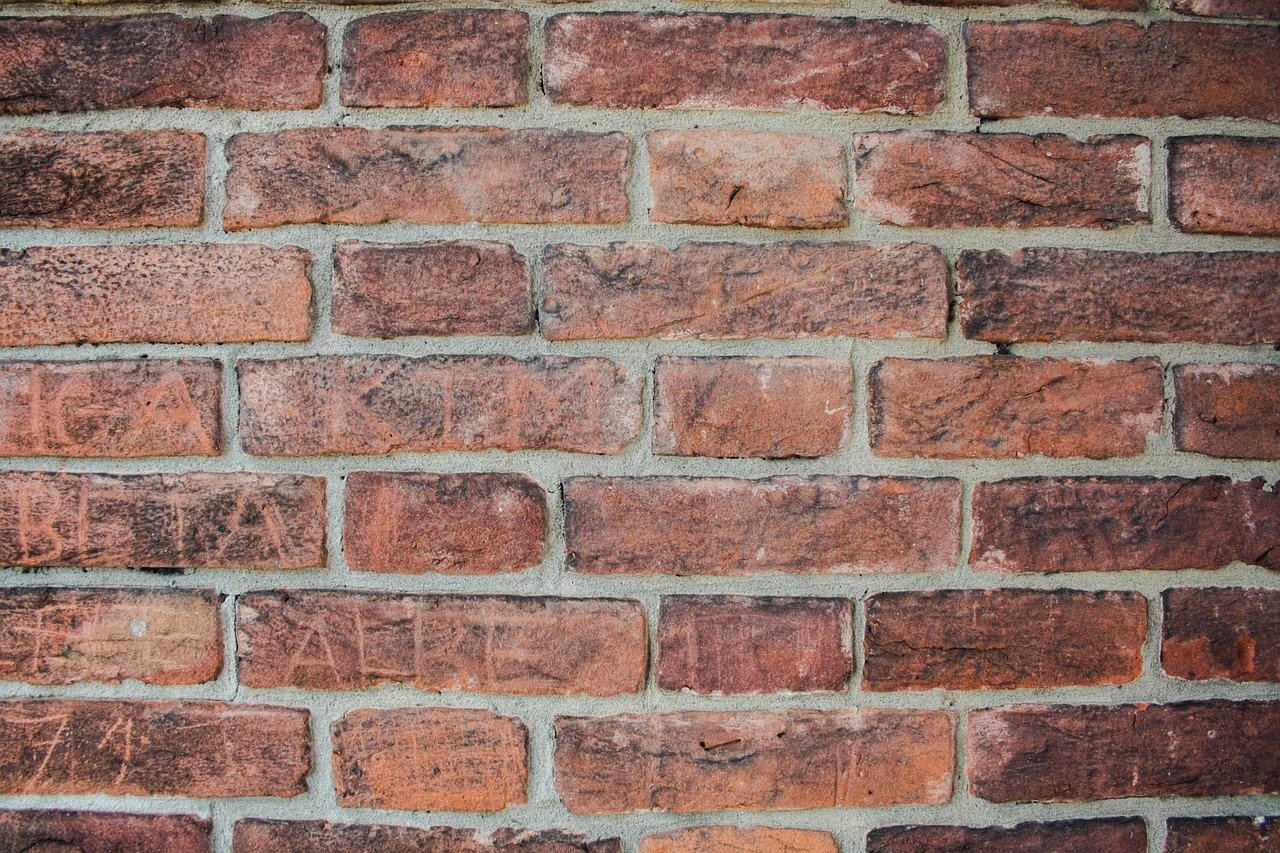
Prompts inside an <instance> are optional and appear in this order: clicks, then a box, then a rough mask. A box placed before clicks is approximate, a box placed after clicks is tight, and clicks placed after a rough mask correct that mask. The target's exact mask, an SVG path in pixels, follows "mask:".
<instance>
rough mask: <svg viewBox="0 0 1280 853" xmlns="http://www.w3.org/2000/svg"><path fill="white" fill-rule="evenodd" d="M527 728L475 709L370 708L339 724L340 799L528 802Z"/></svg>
mask: <svg viewBox="0 0 1280 853" xmlns="http://www.w3.org/2000/svg"><path fill="white" fill-rule="evenodd" d="M526 735H527V733H526V730H525V727H524V723H522V722H520V721H519V720H518V719H516V718H514V717H502V716H499V715H497V714H494V713H491V712H489V711H481V710H475V709H471V708H391V709H381V708H377V709H375V708H370V709H367V710H361V711H352V712H351V713H350V714H347V715H346V716H345V717H343V718H342V719H341V720H339V721H338V722H336V723H334V724H333V760H334V778H335V785H336V787H337V791H338V804H339V805H341V806H345V807H347V808H379V809H409V810H412V811H457V812H496V811H500V810H502V809H504V808H506V807H507V806H508V805H511V804H514V803H523V802H524V801H525V784H526V779H525V777H526V772H525V765H526V756H525V740H526Z"/></svg>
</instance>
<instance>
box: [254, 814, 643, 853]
mask: <svg viewBox="0 0 1280 853" xmlns="http://www.w3.org/2000/svg"><path fill="white" fill-rule="evenodd" d="M231 843H232V849H233V850H234V851H235V853H281V851H285V850H288V851H291V853H369V851H372V850H378V851H381V853H622V844H621V842H620V841H619V840H618V839H617V838H605V839H600V840H599V841H587V840H586V839H585V838H584V837H583V836H581V835H578V834H577V833H573V832H565V831H563V830H559V829H541V830H534V829H496V830H494V831H493V833H492V834H491V835H481V834H480V833H479V832H478V831H477V830H474V829H453V828H450V827H447V826H433V827H431V828H430V829H418V828H417V827H412V826H390V825H387V824H354V823H326V822H325V821H319V820H266V819H263V818H246V819H243V820H238V821H236V826H235V833H234V835H233V837H232V842H231Z"/></svg>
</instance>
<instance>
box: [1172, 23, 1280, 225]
mask: <svg viewBox="0 0 1280 853" xmlns="http://www.w3.org/2000/svg"><path fill="white" fill-rule="evenodd" d="M1270 1H1271V3H1272V5H1273V6H1274V8H1275V14H1276V17H1280V3H1277V2H1275V0H1270ZM1169 218H1170V219H1172V220H1173V223H1174V225H1176V226H1177V227H1178V229H1179V230H1180V231H1189V232H1193V233H1200V234H1248V235H1250V236H1253V237H1280V140H1278V139H1248V138H1243V137H1230V136H1182V137H1175V138H1173V139H1170V140H1169Z"/></svg>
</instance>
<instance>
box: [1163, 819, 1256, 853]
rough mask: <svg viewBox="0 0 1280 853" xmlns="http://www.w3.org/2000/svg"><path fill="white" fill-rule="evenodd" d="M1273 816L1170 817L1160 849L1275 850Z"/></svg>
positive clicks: (1208, 852) (1197, 852)
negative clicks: (1162, 847)
mask: <svg viewBox="0 0 1280 853" xmlns="http://www.w3.org/2000/svg"><path fill="white" fill-rule="evenodd" d="M1277 820H1280V818H1277V817H1262V816H1259V817H1200V818H1196V817H1171V818H1169V829H1168V833H1167V834H1166V835H1165V840H1164V853H1224V851H1227V850H1230V851H1233V853H1277V851H1280V830H1278V829H1277V828H1276V827H1277V824H1276V821H1277Z"/></svg>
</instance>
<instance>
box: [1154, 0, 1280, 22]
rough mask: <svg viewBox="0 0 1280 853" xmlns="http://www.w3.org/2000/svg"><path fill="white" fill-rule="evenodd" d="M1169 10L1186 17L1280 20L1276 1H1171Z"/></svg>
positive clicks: (1279, 11) (1279, 9) (1279, 5)
mask: <svg viewBox="0 0 1280 853" xmlns="http://www.w3.org/2000/svg"><path fill="white" fill-rule="evenodd" d="M1169 8H1170V9H1172V10H1173V11H1175V12H1181V13H1182V14H1184V15H1205V16H1208V17H1210V18H1270V19H1272V20H1276V19H1280V4H1277V3H1276V0H1169Z"/></svg>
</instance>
